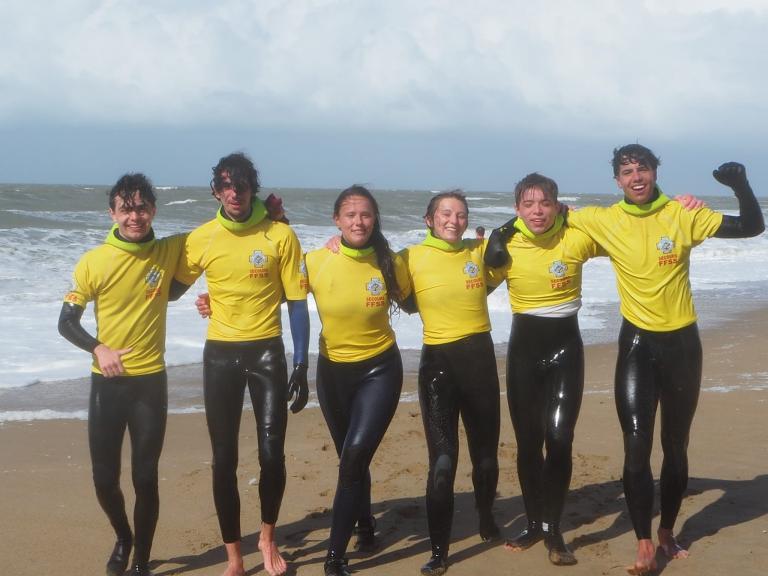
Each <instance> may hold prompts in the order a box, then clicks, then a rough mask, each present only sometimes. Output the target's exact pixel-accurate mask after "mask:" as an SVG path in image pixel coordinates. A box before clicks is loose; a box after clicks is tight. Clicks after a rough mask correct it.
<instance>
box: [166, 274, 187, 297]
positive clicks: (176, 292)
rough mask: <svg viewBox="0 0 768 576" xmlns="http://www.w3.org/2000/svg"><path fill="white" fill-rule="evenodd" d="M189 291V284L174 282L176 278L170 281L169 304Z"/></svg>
mask: <svg viewBox="0 0 768 576" xmlns="http://www.w3.org/2000/svg"><path fill="white" fill-rule="evenodd" d="M187 290H189V284H184V283H183V282H179V281H178V280H176V278H174V279H172V280H171V288H170V290H169V292H168V300H169V301H171V302H175V301H176V300H178V299H179V298H181V297H182V296H184V293H185V292H186V291H187Z"/></svg>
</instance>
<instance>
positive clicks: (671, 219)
mask: <svg viewBox="0 0 768 576" xmlns="http://www.w3.org/2000/svg"><path fill="white" fill-rule="evenodd" d="M660 204H661V205H660V207H657V208H655V209H654V210H650V211H648V213H646V214H632V213H628V212H627V211H626V210H625V209H624V208H622V203H618V204H615V205H613V206H611V207H609V208H597V207H591V208H582V209H580V210H578V211H576V212H572V213H571V214H569V215H568V224H569V226H571V227H573V228H576V229H578V230H582V231H583V232H585V233H586V234H588V235H589V236H590V237H591V238H592V239H593V240H595V241H596V242H597V243H598V244H600V246H601V247H602V248H603V249H604V250H605V251H606V252H607V253H608V255H609V256H610V258H611V263H612V264H613V269H614V271H615V273H616V284H617V286H618V291H619V297H620V299H621V314H622V316H624V318H626V319H627V320H629V321H630V322H631V323H632V324H634V325H635V326H637V327H639V328H642V329H644V330H651V331H656V332H669V331H672V330H677V329H678V328H683V327H685V326H688V325H689V324H692V323H693V322H695V321H696V311H695V310H694V306H693V298H692V297H691V285H690V281H689V277H688V272H689V264H690V253H691V248H693V247H694V246H697V245H698V244H700V243H701V242H703V241H704V240H705V239H707V238H709V237H711V236H713V235H714V234H715V232H717V230H718V229H719V228H720V225H721V223H722V221H723V215H722V214H720V213H718V212H714V211H713V210H710V209H709V208H699V209H697V210H690V211H689V210H686V209H685V208H683V206H682V205H680V203H678V202H669V201H667V202H665V203H664V202H662V203H660Z"/></svg>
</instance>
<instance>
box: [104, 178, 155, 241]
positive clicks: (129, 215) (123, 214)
mask: <svg viewBox="0 0 768 576" xmlns="http://www.w3.org/2000/svg"><path fill="white" fill-rule="evenodd" d="M131 200H132V202H130V203H128V204H126V202H125V200H123V199H122V198H121V197H120V196H116V197H115V208H114V209H112V208H111V207H110V209H109V215H110V216H111V217H112V221H113V222H114V223H115V224H117V229H118V231H119V232H120V236H121V237H122V238H124V239H125V240H128V241H129V242H139V241H141V240H142V239H143V238H144V237H145V236H146V235H147V234H149V231H150V230H151V229H152V219H153V218H154V217H155V213H156V212H157V208H156V207H155V206H154V205H153V204H149V203H148V202H146V201H145V200H144V199H142V197H141V196H140V195H139V192H138V190H137V191H135V192H134V193H133V196H132V197H131Z"/></svg>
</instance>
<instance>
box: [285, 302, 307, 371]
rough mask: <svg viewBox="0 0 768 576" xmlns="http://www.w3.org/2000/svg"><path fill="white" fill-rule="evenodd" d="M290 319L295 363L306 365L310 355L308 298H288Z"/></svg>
mask: <svg viewBox="0 0 768 576" xmlns="http://www.w3.org/2000/svg"><path fill="white" fill-rule="evenodd" d="M288 320H289V321H290V323H291V338H292V339H293V364H294V366H296V365H298V364H303V365H305V366H306V364H307V358H308V357H309V310H308V308H307V301H306V300H288Z"/></svg>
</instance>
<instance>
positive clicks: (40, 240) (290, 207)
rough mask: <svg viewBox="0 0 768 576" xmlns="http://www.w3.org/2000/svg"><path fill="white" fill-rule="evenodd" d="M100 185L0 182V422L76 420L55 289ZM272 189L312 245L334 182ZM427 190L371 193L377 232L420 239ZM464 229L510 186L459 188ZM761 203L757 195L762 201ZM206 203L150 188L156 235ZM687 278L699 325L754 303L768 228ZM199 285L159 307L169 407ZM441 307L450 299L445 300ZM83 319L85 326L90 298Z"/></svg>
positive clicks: (505, 215)
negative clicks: (164, 313)
mask: <svg viewBox="0 0 768 576" xmlns="http://www.w3.org/2000/svg"><path fill="white" fill-rule="evenodd" d="M107 191H108V188H107V187H104V186H54V185H13V184H0V309H1V310H2V313H0V350H2V354H1V355H0V422H2V421H7V420H16V419H39V418H63V417H84V415H85V409H86V405H87V391H88V383H87V380H85V379H86V378H87V377H88V374H89V373H90V355H88V354H87V353H85V352H83V351H81V350H79V349H77V348H76V347H74V346H73V345H72V344H70V343H69V342H67V341H66V340H64V339H63V338H62V337H61V336H60V335H59V334H58V331H57V321H58V317H59V311H60V310H61V305H62V297H63V296H64V294H65V293H66V292H67V291H68V289H69V288H70V285H71V275H72V271H73V269H74V267H75V265H76V263H77V261H78V259H79V258H80V257H81V256H82V254H83V253H84V252H85V251H87V250H89V249H91V248H94V247H96V246H98V245H99V244H101V243H102V242H103V241H104V238H105V236H106V234H107V231H108V230H109V229H110V227H111V220H110V218H109V215H108V213H107V197H106V193H107ZM269 192H275V193H277V194H278V195H280V196H281V197H282V198H283V200H284V204H285V207H286V210H287V213H288V216H289V218H290V220H291V225H292V226H293V228H294V230H295V231H296V234H297V235H298V237H299V239H300V240H301V244H302V247H303V249H304V250H305V251H307V250H312V249H315V248H318V247H320V246H322V245H323V244H324V243H325V241H326V240H327V239H328V238H329V237H330V236H332V235H334V234H336V233H337V230H336V228H335V226H334V225H333V222H332V219H331V212H332V207H333V201H334V199H335V198H336V196H337V195H338V190H326V189H273V190H264V191H262V195H266V194H268V193H269ZM434 193H435V191H429V190H376V191H375V196H376V198H377V200H378V202H379V205H380V210H381V214H382V225H383V230H384V232H385V234H386V236H387V238H388V239H389V241H390V244H391V246H392V248H393V249H395V250H399V249H401V248H403V247H405V246H407V245H409V244H414V243H418V242H420V241H421V240H422V239H423V238H424V231H425V226H424V223H423V215H424V211H425V208H426V205H427V202H428V201H429V199H430V198H431V197H432V195H433V194H434ZM467 196H468V200H469V204H470V226H469V228H468V230H467V234H466V236H467V237H473V236H474V229H475V227H476V226H484V227H485V228H486V230H488V232H490V230H491V229H492V228H493V227H495V226H498V225H500V224H502V223H503V222H505V221H506V220H508V219H509V218H511V217H512V216H513V215H514V209H513V206H512V204H513V202H512V194H511V192H509V191H505V192H482V191H468V192H467ZM618 199H619V197H618V195H616V194H606V195H594V194H581V193H577V192H573V191H569V192H567V193H564V194H563V195H562V196H561V200H562V201H563V202H565V203H567V204H568V205H570V206H572V207H574V208H579V207H582V206H586V205H609V204H612V203H615V202H616V201H617V200H618ZM705 200H706V201H707V203H708V204H709V205H710V206H711V207H712V208H714V209H716V210H720V211H723V212H724V213H726V214H736V213H737V210H736V209H737V203H736V200H735V198H733V197H728V196H718V197H711V198H705ZM762 206H763V211H764V212H765V211H766V202H765V201H763V202H762ZM216 209H217V203H216V201H215V199H214V198H213V197H212V196H211V193H210V190H209V189H207V188H201V187H175V186H159V187H158V212H157V216H156V218H155V222H154V228H155V232H156V234H157V236H158V237H162V236H167V235H170V234H175V233H179V232H185V231H188V230H191V229H192V228H194V227H195V226H197V225H199V224H201V223H203V222H205V221H207V220H209V219H211V218H212V217H213V216H214V215H215V212H216ZM691 262H692V264H691V283H692V286H693V290H694V295H695V299H696V303H697V310H698V312H699V316H700V322H701V324H702V325H704V326H707V324H711V323H717V322H721V321H723V320H725V319H727V318H728V316H729V315H731V314H732V313H734V311H738V310H740V309H743V308H744V307H746V306H750V305H752V306H757V305H763V304H764V303H765V298H766V296H765V294H764V293H765V281H766V279H768V235H766V234H763V235H761V236H760V237H758V238H753V239H749V240H721V239H711V240H708V241H707V242H705V243H703V244H702V245H701V246H699V247H697V248H696V249H695V250H694V251H693V256H692V258H691ZM203 291H205V281H204V278H201V279H200V280H199V281H198V282H197V283H196V285H195V286H193V287H192V288H191V289H190V290H189V291H188V292H187V294H186V295H185V296H183V297H182V298H181V299H180V300H179V301H178V302H173V303H171V304H170V305H169V307H168V332H167V341H166V348H167V352H166V360H167V363H168V365H169V366H171V367H176V368H175V369H174V370H172V371H171V372H170V373H169V374H172V375H174V376H176V377H174V378H170V382H169V387H170V388H169V402H170V405H171V408H172V409H173V410H175V411H185V410H198V409H199V408H200V406H199V398H200V390H197V389H196V390H187V389H184V388H183V386H181V385H180V384H176V383H175V382H176V381H184V382H189V381H196V382H199V379H200V368H199V363H200V362H201V361H202V349H203V342H204V340H205V331H206V321H205V320H203V319H201V318H200V317H199V316H198V314H197V312H196V310H195V308H194V299H195V296H196V294H197V293H199V292H203ZM445 305H446V308H449V307H450V302H446V303H445ZM488 305H489V311H490V316H491V323H492V326H493V333H492V335H493V339H494V342H495V343H496V344H497V346H498V347H499V348H500V349H501V348H502V347H503V344H504V343H505V342H506V341H507V339H508V334H509V325H510V319H511V313H510V310H509V303H508V300H507V294H506V291H505V289H504V287H500V288H499V289H498V290H496V291H495V292H494V293H493V294H491V295H490V297H489V300H488ZM309 308H310V319H311V340H310V352H311V353H314V354H316V353H317V345H318V333H319V328H320V321H319V319H318V317H317V312H316V307H315V305H314V302H313V301H312V299H311V297H310V300H309ZM579 319H580V324H581V327H582V331H583V334H584V339H585V342H587V343H592V342H601V341H610V340H613V339H615V336H616V329H617V326H618V322H619V315H618V296H617V293H616V288H615V281H614V276H613V272H612V270H611V267H610V263H609V262H608V260H607V259H605V258H599V259H594V260H592V261H590V262H588V263H587V264H586V266H585V269H584V283H583V308H582V310H581V312H580V314H579ZM392 322H393V325H394V328H395V331H396V333H397V340H398V344H399V346H400V348H401V349H403V350H418V349H419V348H420V347H421V321H420V320H419V318H418V316H417V315H416V316H409V315H407V314H405V313H400V314H399V315H397V316H395V317H394V318H393V320H392ZM83 326H84V327H85V328H86V329H87V330H89V331H90V332H91V333H92V334H95V332H96V327H95V322H94V320H93V310H92V305H90V304H89V306H88V309H87V310H86V313H85V314H84V315H83ZM283 329H284V332H285V338H284V340H285V345H286V350H287V351H288V352H289V353H290V352H291V351H292V342H291V338H290V332H289V330H290V329H289V324H288V321H287V316H286V311H285V307H283Z"/></svg>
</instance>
